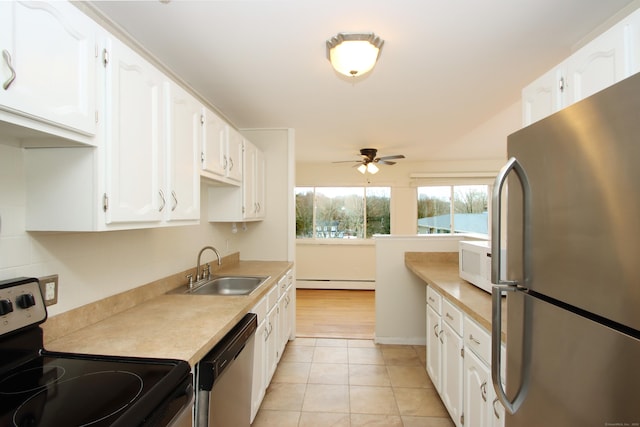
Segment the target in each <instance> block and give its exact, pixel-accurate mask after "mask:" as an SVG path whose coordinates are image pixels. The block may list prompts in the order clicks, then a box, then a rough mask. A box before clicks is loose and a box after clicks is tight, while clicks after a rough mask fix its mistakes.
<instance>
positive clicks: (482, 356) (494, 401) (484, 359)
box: [463, 317, 505, 427]
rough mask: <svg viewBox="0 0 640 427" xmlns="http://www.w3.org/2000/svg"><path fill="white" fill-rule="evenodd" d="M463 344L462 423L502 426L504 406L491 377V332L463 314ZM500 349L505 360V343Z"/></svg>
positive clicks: (466, 424)
mask: <svg viewBox="0 0 640 427" xmlns="http://www.w3.org/2000/svg"><path fill="white" fill-rule="evenodd" d="M464 344H465V352H464V412H463V414H464V425H465V426H466V427H469V426H473V427H476V426H477V427H481V426H482V427H485V426H486V427H503V426H504V407H503V406H502V404H501V403H500V402H499V400H498V398H497V396H496V393H495V390H494V388H493V383H492V379H491V362H490V361H491V335H490V334H489V332H487V331H486V330H485V329H484V328H482V327H481V326H479V325H478V324H477V323H476V322H474V321H473V320H471V319H469V318H468V317H466V318H465V320H464ZM502 353H503V355H502V360H505V356H504V353H505V348H504V346H503V347H502ZM503 367H504V365H503ZM502 379H503V380H504V370H503V372H502Z"/></svg>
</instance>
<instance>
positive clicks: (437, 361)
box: [426, 287, 505, 427]
mask: <svg viewBox="0 0 640 427" xmlns="http://www.w3.org/2000/svg"><path fill="white" fill-rule="evenodd" d="M426 338H427V361H426V369H427V373H428V374H429V377H430V378H431V381H432V382H433V384H434V387H435V388H436V390H437V391H438V393H439V395H440V398H441V399H442V402H443V403H444V405H445V407H446V409H447V411H448V412H449V415H450V416H451V419H452V420H453V422H454V424H455V425H456V426H457V427H469V426H477V427H480V426H483V427H484V426H491V427H503V426H504V408H503V407H502V405H501V404H500V402H499V401H498V400H497V398H496V394H495V392H494V390H493V385H492V382H491V368H490V360H491V335H490V334H489V333H488V332H487V331H486V330H485V329H484V328H482V327H480V326H479V325H478V324H477V323H476V322H475V321H473V320H472V319H470V318H469V317H468V316H466V315H465V314H463V313H462V312H461V311H460V310H459V309H458V308H457V307H456V306H454V304H452V303H451V302H449V301H448V300H447V299H446V298H443V297H442V296H441V295H440V294H439V293H438V292H437V291H435V290H434V289H433V288H432V287H428V288H427V337H426ZM502 351H503V356H502V360H505V356H504V347H503V350H502ZM502 378H503V379H504V371H503V373H502Z"/></svg>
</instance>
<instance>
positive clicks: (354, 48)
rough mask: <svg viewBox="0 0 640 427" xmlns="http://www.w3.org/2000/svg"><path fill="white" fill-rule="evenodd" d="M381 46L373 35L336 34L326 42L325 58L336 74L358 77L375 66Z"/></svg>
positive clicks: (379, 39) (378, 39)
mask: <svg viewBox="0 0 640 427" xmlns="http://www.w3.org/2000/svg"><path fill="white" fill-rule="evenodd" d="M383 44H384V40H382V39H381V38H380V37H378V36H376V35H375V34H374V33H338V34H337V35H335V36H334V37H332V38H331V39H329V40H327V58H328V59H329V62H331V65H332V66H333V68H334V69H335V70H336V71H337V72H338V73H340V74H343V75H345V76H348V77H359V76H361V75H363V74H366V73H368V72H369V71H371V70H372V69H373V67H374V66H375V65H376V62H377V61H378V58H379V57H380V51H381V50H382V45H383Z"/></svg>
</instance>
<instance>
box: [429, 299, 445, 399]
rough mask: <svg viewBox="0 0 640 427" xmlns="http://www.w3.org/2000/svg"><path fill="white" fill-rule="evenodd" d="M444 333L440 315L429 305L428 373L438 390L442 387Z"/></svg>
mask: <svg viewBox="0 0 640 427" xmlns="http://www.w3.org/2000/svg"><path fill="white" fill-rule="evenodd" d="M441 333H442V327H441V319H440V315H439V314H438V313H436V312H435V311H434V310H433V309H432V308H431V307H430V306H427V373H428V374H429V377H431V382H433V385H434V387H435V388H436V390H438V392H440V390H441V389H442V383H441V374H440V373H441V345H442V343H441V341H440V340H441V337H440V334H441Z"/></svg>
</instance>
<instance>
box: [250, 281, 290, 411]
mask: <svg viewBox="0 0 640 427" xmlns="http://www.w3.org/2000/svg"><path fill="white" fill-rule="evenodd" d="M289 278H291V279H289ZM292 278H293V274H292V271H291V270H290V271H288V272H287V273H286V274H285V275H284V276H283V277H282V278H281V279H280V280H279V281H278V283H277V284H276V285H275V286H273V287H272V288H271V289H270V290H269V291H268V292H267V294H266V295H265V296H264V297H263V298H262V299H261V300H260V301H259V302H258V303H257V304H256V305H255V306H254V307H253V308H252V309H251V312H252V313H255V314H256V315H257V316H258V329H257V330H256V341H255V343H256V344H255V349H254V356H253V357H254V358H253V385H252V390H251V422H253V420H254V418H255V417H256V414H257V413H258V410H259V409H260V404H261V403H262V400H263V399H264V396H265V392H266V389H267V387H268V386H269V383H270V382H271V379H272V378H273V374H274V373H275V371H276V368H277V367H278V362H279V361H280V358H281V357H282V353H283V351H284V348H285V346H286V343H287V341H288V340H289V338H290V336H291V335H292V330H293V323H292V319H293V316H294V315H295V313H294V312H295V303H294V301H293V299H292V292H293V291H294V288H293V280H292Z"/></svg>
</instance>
